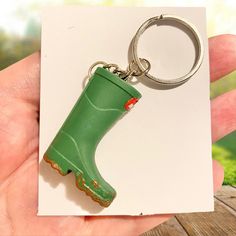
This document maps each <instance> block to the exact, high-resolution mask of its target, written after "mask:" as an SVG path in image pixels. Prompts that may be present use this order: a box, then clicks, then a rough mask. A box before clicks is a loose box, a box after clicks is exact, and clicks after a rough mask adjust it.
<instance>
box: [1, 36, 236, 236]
mask: <svg viewBox="0 0 236 236" xmlns="http://www.w3.org/2000/svg"><path fill="white" fill-rule="evenodd" d="M209 42H210V59H211V80H212V81H214V80H216V79H219V78H220V77H222V76H223V75H225V74H227V73H229V72H231V71H232V70H234V69H236V36H232V35H223V36H218V37H215V38H212V39H210V40H209ZM39 61H40V54H39V53H35V54H33V55H31V56H29V57H27V58H25V59H24V60H22V61H20V62H18V63H16V64H14V65H12V66H10V67H9V68H7V69H5V70H3V71H1V72H0V107H1V110H0V140H1V143H0V153H1V156H0V166H1V172H0V184H1V185H0V232H1V234H2V235H13V234H14V235H24V236H26V235H30V236H32V235H50V236H53V235H61V234H63V235H138V234H141V233H143V232H145V231H147V230H149V229H151V228H153V227H154V226H156V225H158V224H161V223H162V222H163V221H165V220H167V219H168V218H170V217H171V215H152V216H137V217H129V216H117V217H116V216H114V217H106V216H101V217H95V216H93V217H91V216H88V217H74V216H68V217H37V216H36V213H37V183H38V181H37V176H38V127H39V125H38V119H39V70H40V65H39ZM235 129H236V91H232V92H229V93H226V94H224V95H222V96H219V97H218V98H216V99H214V100H213V101H212V136H213V141H216V140H217V139H219V138H221V137H223V136H224V135H226V134H228V133H230V132H231V131H233V130H235ZM213 168H214V169H213V172H214V190H217V189H218V188H220V186H221V184H222V181H223V169H222V167H221V166H220V165H219V164H217V163H216V162H215V161H213ZM114 229H115V230H114Z"/></svg>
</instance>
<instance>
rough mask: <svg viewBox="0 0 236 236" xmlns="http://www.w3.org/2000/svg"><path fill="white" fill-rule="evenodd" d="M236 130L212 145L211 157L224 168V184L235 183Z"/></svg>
mask: <svg viewBox="0 0 236 236" xmlns="http://www.w3.org/2000/svg"><path fill="white" fill-rule="evenodd" d="M235 144H236V132H234V133H232V134H230V135H228V136H226V137H224V138H223V139H222V140H220V141H218V142H217V143H216V144H214V145H213V147H212V154H213V158H214V159H215V160H217V161H219V162H220V163H221V164H222V165H223V166H224V170H225V177H224V184H230V185H235V184H236V145H235Z"/></svg>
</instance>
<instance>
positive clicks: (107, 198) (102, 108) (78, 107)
mask: <svg viewBox="0 0 236 236" xmlns="http://www.w3.org/2000/svg"><path fill="white" fill-rule="evenodd" d="M168 21H174V22H177V23H179V24H181V25H183V26H185V27H186V28H187V29H188V30H189V31H190V32H191V33H192V34H193V36H194V40H195V41H196V49H197V50H196V51H197V52H196V60H195V63H194V65H193V67H192V69H191V71H190V72H188V73H187V74H186V75H184V76H182V77H179V78H177V79H173V80H164V79H160V78H156V77H154V76H152V75H151V74H149V73H148V72H149V70H150V68H151V64H150V62H149V61H148V60H147V59H143V58H140V57H139V56H138V54H137V45H138V40H139V38H140V36H141V35H142V34H143V33H144V31H145V30H146V29H148V28H149V27H150V26H152V25H156V24H159V23H161V24H163V23H164V24H165V23H166V22H168ZM131 50H132V56H133V60H132V61H131V62H130V64H129V65H128V67H127V69H126V70H122V69H121V68H120V67H119V66H118V65H116V64H112V63H105V62H102V61H98V62H96V63H94V64H93V65H92V66H91V67H90V69H89V72H88V83H87V85H86V87H85V88H84V90H83V92H82V94H81V95H80V97H79V99H78V100H77V102H76V104H75V105H74V107H73V109H72V111H71V112H70V114H69V115H68V117H67V119H66V120H65V122H64V123H63V125H62V127H61V128H60V130H59V131H58V133H57V135H56V137H55V138H54V139H53V141H52V143H51V144H50V146H49V147H48V149H47V151H46V153H45V154H44V160H45V161H46V162H48V163H50V164H51V166H52V167H53V168H54V169H56V170H57V171H58V172H59V173H60V174H61V175H67V174H68V173H70V172H73V173H74V175H75V182H76V186H77V187H78V188H79V189H80V190H82V191H84V192H85V193H86V194H87V195H89V196H90V197H91V198H92V199H93V200H94V201H96V202H98V203H99V204H100V205H101V206H103V207H108V206H109V205H110V204H111V202H112V201H113V199H114V198H115V196H116V191H115V190H114V188H113V187H112V186H111V185H110V184H109V183H107V182H106V181H105V180H104V179H103V177H102V175H101V174H100V172H99V170H98V168H97V166H96V163H95V151H96V147H97V145H98V144H99V142H100V140H101V139H102V137H103V136H104V135H105V133H106V132H107V131H108V130H109V129H110V128H111V127H112V126H113V124H114V123H115V122H116V121H117V120H119V119H120V118H121V117H123V115H124V114H126V113H127V112H128V111H129V110H130V109H131V108H132V107H133V106H134V105H135V104H136V103H137V102H138V100H139V99H140V98H141V94H140V93H139V92H138V91H137V90H136V89H135V88H134V87H132V86H131V85H130V84H129V83H128V81H129V79H131V78H132V77H141V76H145V77H147V78H148V79H151V80H153V81H155V82H156V83H158V84H161V85H164V86H178V85H181V84H183V83H185V82H186V81H187V80H189V79H190V78H191V77H192V76H193V75H194V74H195V73H196V71H197V70H198V69H199V67H200V65H201V63H202V59H203V43H202V40H201V37H200V34H199V33H198V31H197V29H196V27H195V26H194V25H192V24H191V23H189V22H188V21H186V20H185V19H183V18H181V17H178V16H173V15H166V14H163V15H160V16H156V17H152V18H150V19H148V20H147V21H145V22H144V23H143V24H142V25H141V26H140V28H139V29H138V31H137V32H136V34H135V36H134V38H133V40H132V42H131ZM98 65H100V66H99V67H97V68H96V70H95V72H94V73H93V72H92V71H93V69H94V67H96V66H98Z"/></svg>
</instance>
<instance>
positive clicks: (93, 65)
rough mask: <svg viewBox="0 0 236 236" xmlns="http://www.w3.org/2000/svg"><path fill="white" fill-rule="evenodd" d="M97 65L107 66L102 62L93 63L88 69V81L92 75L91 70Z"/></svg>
mask: <svg viewBox="0 0 236 236" xmlns="http://www.w3.org/2000/svg"><path fill="white" fill-rule="evenodd" d="M97 65H103V67H105V66H107V65H108V64H107V63H106V62H104V61H97V62H95V63H93V64H92V65H91V66H90V67H89V70H88V75H87V77H88V79H90V78H91V77H92V75H93V68H94V67H95V66H97Z"/></svg>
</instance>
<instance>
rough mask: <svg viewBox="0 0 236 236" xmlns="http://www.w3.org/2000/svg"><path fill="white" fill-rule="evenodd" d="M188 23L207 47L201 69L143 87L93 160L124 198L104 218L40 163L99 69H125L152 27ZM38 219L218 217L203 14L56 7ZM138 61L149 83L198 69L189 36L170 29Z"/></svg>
mask: <svg viewBox="0 0 236 236" xmlns="http://www.w3.org/2000/svg"><path fill="white" fill-rule="evenodd" d="M163 13H164V14H174V15H178V16H181V17H184V18H186V19H188V20H189V21H190V22H192V23H193V24H194V25H195V26H196V27H197V29H198V30H199V32H200V34H201V37H202V39H203V42H204V49H205V53H204V59H203V63H202V65H201V67H200V69H199V71H198V72H197V73H196V74H195V75H194V76H193V78H192V79H191V80H189V81H188V82H187V83H185V84H183V85H181V86H179V87H176V88H174V89H169V90H163V89H160V88H156V87H155V86H153V84H152V83H151V84H150V83H146V82H145V81H141V82H139V83H138V84H136V85H134V86H135V87H136V88H137V89H138V90H139V91H140V92H141V93H142V96H143V97H142V98H141V99H140V101H139V103H137V104H136V106H135V107H134V108H133V109H132V110H131V111H130V112H129V113H128V114H127V115H126V116H125V117H124V118H123V119H122V120H120V121H119V122H117V123H116V124H115V126H114V127H113V128H112V129H111V130H110V131H109V132H108V133H107V134H106V135H105V137H104V138H103V139H102V141H101V142H100V144H99V146H98V149H97V151H96V157H95V160H96V163H97V166H98V168H99V170H100V173H101V174H102V176H103V177H104V179H105V180H106V181H107V182H109V183H110V184H111V185H112V186H113V187H114V188H115V189H116V191H117V197H116V198H115V200H114V201H113V203H112V204H111V205H110V206H109V207H108V208H102V207H100V205H98V204H97V203H95V202H93V201H92V200H91V199H90V197H87V196H86V195H85V193H84V192H81V191H80V190H78V189H77V188H76V186H75V178H74V176H73V174H72V173H71V174H69V175H67V176H65V177H62V176H60V175H59V174H58V173H57V172H56V171H55V170H53V169H52V168H51V167H50V165H49V164H47V163H44V161H42V157H43V154H44V152H45V151H46V149H47V147H48V145H49V144H50V142H51V141H52V139H53V138H54V136H55V134H56V133H57V131H58V129H59V128H60V126H61V125H62V123H63V121H64V120H65V118H66V117H67V115H68V114H69V112H70V110H71V108H72V107H73V105H74V103H75V102H76V100H77V99H78V98H79V96H80V94H81V92H82V89H83V87H82V85H83V80H84V78H85V76H86V74H87V71H88V68H89V67H90V65H91V64H92V63H94V62H96V61H98V60H103V61H106V62H109V63H117V64H118V65H120V67H122V68H126V67H127V65H128V48H129V44H130V42H131V39H132V37H133V36H134V34H135V32H136V30H137V29H138V28H139V26H140V25H141V24H142V23H143V22H144V21H145V20H147V19H148V18H150V17H153V16H156V15H160V14H163ZM42 24H43V25H42V51H41V57H42V62H41V108H40V160H39V162H40V175H39V209H38V214H39V215H139V214H140V213H142V214H144V215H145V214H157V213H172V212H173V213H179V212H197V211H211V210H213V184H212V161H211V135H210V134H211V130H210V101H209V69H208V67H209V65H208V45H207V37H206V16H205V9H204V8H164V7H153V8H142V7H138V8H135V7H127V8H125V7H124V8H122V7H119V8H118V7H114V8H113V7H59V8H48V9H45V10H44V12H43V14H42ZM138 52H139V55H140V56H141V57H143V58H147V59H148V60H150V62H151V66H152V69H151V71H150V73H151V74H153V75H156V76H160V77H162V78H165V77H167V78H175V77H178V76H181V75H183V74H184V73H186V72H187V71H188V70H189V69H190V68H191V66H192V65H193V61H194V53H195V52H194V46H193V43H192V41H191V39H190V38H189V36H188V35H187V34H186V33H185V32H183V31H182V30H180V29H178V28H176V27H173V26H159V27H156V26H153V27H151V28H150V29H149V30H147V31H146V32H145V33H144V35H143V36H142V37H141V39H140V42H139V48H138Z"/></svg>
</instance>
